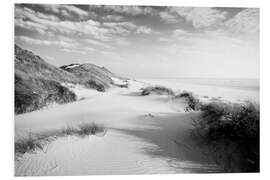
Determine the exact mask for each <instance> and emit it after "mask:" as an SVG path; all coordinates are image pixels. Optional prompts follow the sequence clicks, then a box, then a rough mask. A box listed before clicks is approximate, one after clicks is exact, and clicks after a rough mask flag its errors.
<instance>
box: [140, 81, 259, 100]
mask: <svg viewBox="0 0 270 180" xmlns="http://www.w3.org/2000/svg"><path fill="white" fill-rule="evenodd" d="M140 80H141V81H144V82H148V83H150V84H154V85H163V86H166V87H169V88H172V89H173V90H175V91H176V92H181V91H190V92H193V93H194V94H196V95H198V96H201V97H207V98H218V99H223V100H228V101H234V102H235V101H253V102H259V101H260V80H259V79H239V78H238V79H236V78H235V79H233V78H230V79H228V78H227V79H218V78H143V79H140Z"/></svg>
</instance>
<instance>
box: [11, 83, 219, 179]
mask: <svg viewBox="0 0 270 180" xmlns="http://www.w3.org/2000/svg"><path fill="white" fill-rule="evenodd" d="M130 83H131V86H130V87H129V88H128V89H125V88H114V89H111V90H110V91H108V92H105V93H102V92H97V91H92V90H88V92H87V91H86V90H81V91H80V90H79V91H77V93H81V94H80V97H82V98H83V100H81V101H77V102H74V103H70V104H66V105H61V106H56V107H53V108H49V109H44V110H41V111H35V112H32V113H26V114H23V115H17V116H16V117H15V139H20V138H22V137H23V136H26V135H27V134H28V133H29V132H32V133H36V132H46V131H49V130H57V129H62V128H63V127H65V126H67V125H70V124H78V123H81V122H97V123H99V124H103V125H104V126H105V127H106V128H108V131H107V133H106V134H105V136H103V137H98V136H89V137H86V138H79V137H73V136H69V137H62V138H58V139H57V140H55V141H53V142H51V143H50V144H49V145H48V146H47V147H46V148H45V149H44V150H43V151H37V152H36V153H34V154H28V153H26V154H24V155H23V156H22V157H21V158H20V160H16V161H15V175H17V176H25V175H28V176H30V175H92V174H142V173H186V172H207V171H215V170H217V167H216V166H215V165H214V164H213V163H212V161H211V160H210V157H206V156H205V155H203V153H202V151H203V150H202V149H200V146H198V144H197V143H196V140H195V139H194V137H192V136H191V135H190V129H191V128H192V126H191V118H195V117H196V116H197V114H196V113H185V112H184V111H183V109H184V107H185V103H184V102H181V101H180V102H179V101H178V102H174V101H172V100H170V99H169V98H168V97H166V96H138V92H139V88H141V87H142V86H144V84H142V83H139V82H135V81H130Z"/></svg>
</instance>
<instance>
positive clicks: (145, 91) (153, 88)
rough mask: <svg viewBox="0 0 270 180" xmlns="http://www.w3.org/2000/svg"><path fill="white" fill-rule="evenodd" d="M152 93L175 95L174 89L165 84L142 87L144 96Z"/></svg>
mask: <svg viewBox="0 0 270 180" xmlns="http://www.w3.org/2000/svg"><path fill="white" fill-rule="evenodd" d="M150 94H157V95H169V96H174V95H175V94H174V92H173V90H172V89H170V88H167V87H164V86H149V87H146V88H142V92H141V95H142V96H146V95H150Z"/></svg>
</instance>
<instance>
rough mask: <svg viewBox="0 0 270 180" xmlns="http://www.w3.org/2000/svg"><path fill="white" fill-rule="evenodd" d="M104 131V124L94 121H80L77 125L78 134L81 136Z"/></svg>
mask: <svg viewBox="0 0 270 180" xmlns="http://www.w3.org/2000/svg"><path fill="white" fill-rule="evenodd" d="M102 132H105V128H104V126H102V125H100V124H96V123H82V124H80V125H79V130H78V134H79V135H81V136H88V135H95V134H98V133H102Z"/></svg>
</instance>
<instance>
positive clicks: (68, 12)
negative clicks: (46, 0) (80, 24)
mask: <svg viewBox="0 0 270 180" xmlns="http://www.w3.org/2000/svg"><path fill="white" fill-rule="evenodd" d="M41 6H42V7H43V8H44V9H45V10H46V11H48V12H54V13H57V14H60V15H62V16H65V17H73V16H74V15H76V16H78V17H79V18H85V17H87V16H88V15H89V14H88V12H87V11H85V10H82V9H80V8H78V7H76V6H73V5H57V4H52V5H49V4H48V5H41Z"/></svg>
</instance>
